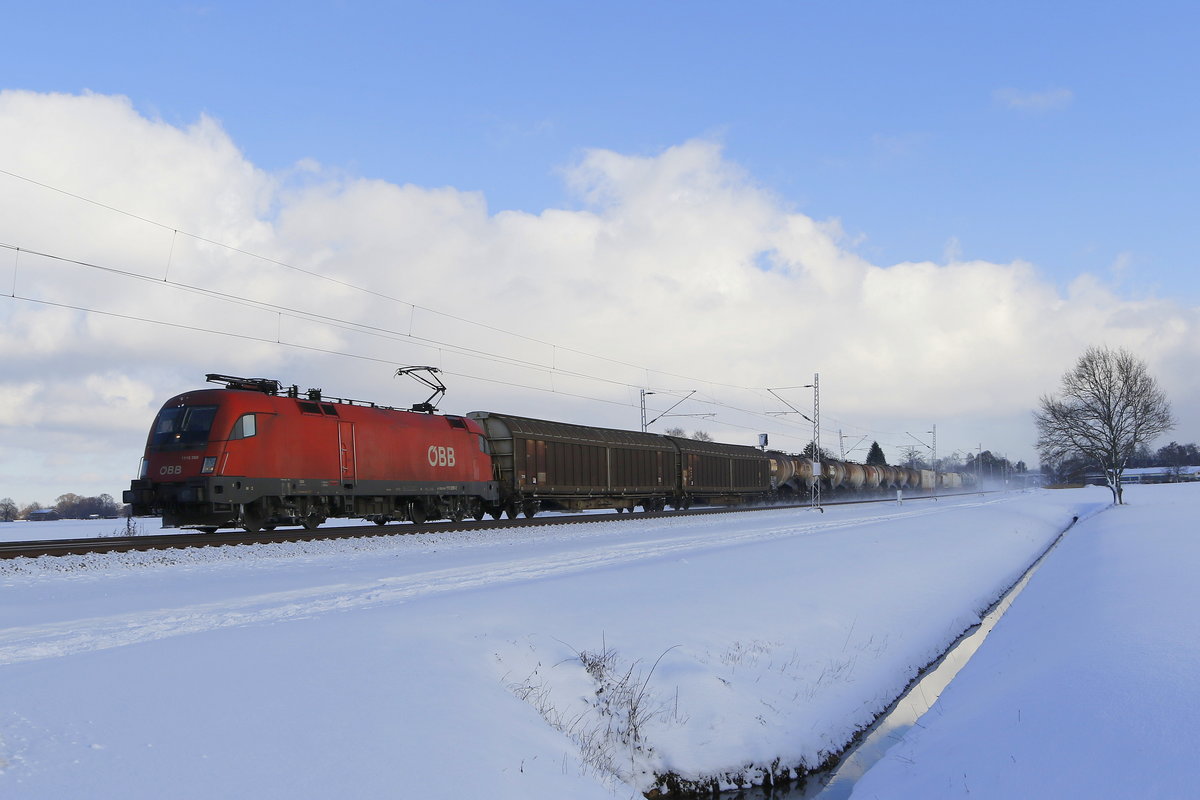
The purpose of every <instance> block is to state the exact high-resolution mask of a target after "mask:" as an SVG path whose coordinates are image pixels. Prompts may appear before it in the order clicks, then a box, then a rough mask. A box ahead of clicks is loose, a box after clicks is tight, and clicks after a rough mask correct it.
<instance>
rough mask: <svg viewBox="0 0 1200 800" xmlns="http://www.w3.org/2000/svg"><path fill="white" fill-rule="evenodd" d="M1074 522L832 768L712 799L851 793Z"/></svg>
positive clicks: (797, 798)
mask: <svg viewBox="0 0 1200 800" xmlns="http://www.w3.org/2000/svg"><path fill="white" fill-rule="evenodd" d="M1078 521H1079V518H1078V517H1075V518H1073V519H1072V520H1071V523H1070V525H1067V527H1066V528H1064V529H1063V530H1062V532H1061V533H1059V535H1058V536H1057V537H1055V539H1054V541H1053V542H1051V543H1050V546H1049V547H1047V548H1046V549H1045V551H1043V552H1042V554H1041V555H1040V556H1038V557H1037V559H1036V560H1035V561H1034V562H1033V563H1032V564H1030V566H1029V569H1027V570H1025V573H1024V574H1023V575H1022V576H1021V577H1020V579H1018V580H1017V582H1016V583H1014V584H1013V585H1012V587H1010V588H1009V590H1008V591H1007V592H1005V593H1004V594H1003V595H1001V596H1000V599H999V600H997V601H996V602H995V604H993V605H992V607H991V608H990V609H989V610H988V611H987V613H986V614H984V616H983V618H982V619H981V620H980V622H979V624H978V625H976V626H974V627H972V628H968V629H967V630H966V631H964V632H963V634H962V635H961V636H959V637H958V639H956V640H955V641H954V642H953V643H952V644H951V645H950V647H949V648H948V649H947V650H946V652H945V653H943V654H942V655H941V657H939V658H938V659H937V660H936V661H934V662H933V663H932V664H930V665H929V666H928V667H926V668H925V669H923V670H922V671H921V672H920V673H919V674H918V675H917V677H916V678H914V679H913V683H912V685H910V686H909V688H908V689H907V690H905V692H904V693H903V694H902V695H900V697H898V698H897V699H896V701H895V702H894V703H892V705H891V706H889V707H888V709H887V710H886V711H885V712H883V714H882V715H880V717H879V718H878V719H877V720H876V721H875V722H874V724H872V725H871V727H869V728H867V730H866V731H864V732H863V735H862V738H861V739H860V740H859V742H858V743H857V744H855V745H853V746H852V747H851V748H850V749H849V750H847V751H846V753H845V754H844V755H843V756H842V757H841V759H840V760H839V761H838V763H837V764H836V765H835V766H834V767H833V768H832V769H830V770H828V771H827V772H824V773H815V774H812V775H810V776H808V779H807V781H802V782H796V783H793V784H790V785H783V786H777V787H774V788H772V787H770V786H755V787H751V788H747V789H734V790H731V791H727V792H721V793H720V794H718V795H717V797H718V798H720V800H845V798H848V797H849V796H850V794H851V792H853V791H854V784H855V783H857V782H858V779H859V778H861V777H862V776H863V775H864V774H865V773H866V771H867V770H868V769H870V768H871V767H872V766H873V765H874V764H875V763H876V762H877V761H879V760H880V759H881V758H883V756H884V754H885V753H886V752H887V751H888V750H889V749H891V747H892V745H894V744H897V743H898V742H899V741H900V740H901V739H902V738H903V737H904V734H905V732H906V731H908V729H909V728H912V727H913V726H915V725H917V724H918V721H919V720H920V718H921V716H922V715H923V714H924V713H925V712H927V711H928V710H929V709H930V708H931V707H932V706H933V704H934V702H935V701H936V700H937V699H938V697H939V696H940V695H941V693H942V692H943V691H945V689H946V687H947V686H949V685H950V681H952V680H954V676H955V675H957V674H958V671H959V670H961V669H962V668H963V667H964V666H966V664H967V662H968V661H970V660H971V656H973V655H975V651H976V650H978V649H979V646H980V645H981V644H983V640H984V639H986V638H987V635H988V634H989V633H991V631H992V628H994V627H995V626H996V623H997V622H999V621H1000V618H1001V617H1003V616H1004V613H1005V612H1006V611H1008V608H1009V606H1011V605H1012V603H1013V601H1014V600H1015V599H1016V598H1017V595H1019V594H1020V593H1021V590H1022V589H1024V588H1025V586H1026V584H1028V583H1029V580H1030V579H1031V578H1032V577H1033V575H1034V573H1035V572H1037V571H1038V568H1039V567H1041V565H1042V563H1043V562H1044V561H1045V560H1046V557H1047V556H1048V555H1050V553H1051V552H1052V551H1053V550H1054V548H1055V547H1057V546H1058V543H1059V542H1061V541H1062V537H1063V536H1064V535H1065V534H1066V532H1067V531H1069V530H1070V529H1071V528H1072V527H1073V526H1074V525H1075V523H1076V522H1078Z"/></svg>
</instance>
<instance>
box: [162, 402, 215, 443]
mask: <svg viewBox="0 0 1200 800" xmlns="http://www.w3.org/2000/svg"><path fill="white" fill-rule="evenodd" d="M216 415H217V407H216V406H175V407H174V408H164V409H163V410H162V411H160V412H158V419H156V420H154V432H153V433H152V434H150V449H151V450H186V449H189V448H193V447H200V446H202V445H204V444H207V443H208V432H209V430H211V429H212V424H213V417H215V416H216Z"/></svg>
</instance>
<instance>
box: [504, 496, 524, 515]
mask: <svg viewBox="0 0 1200 800" xmlns="http://www.w3.org/2000/svg"><path fill="white" fill-rule="evenodd" d="M504 513H505V514H506V515H507V516H508V518H509V519H516V518H517V514H519V513H521V509H520V507H519V506H518V505H517V501H516V500H509V501H508V502H507V503H505V504H504Z"/></svg>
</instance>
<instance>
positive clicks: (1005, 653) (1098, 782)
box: [853, 484, 1200, 800]
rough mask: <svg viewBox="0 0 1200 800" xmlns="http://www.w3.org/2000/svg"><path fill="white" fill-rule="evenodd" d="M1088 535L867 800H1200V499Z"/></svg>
mask: <svg viewBox="0 0 1200 800" xmlns="http://www.w3.org/2000/svg"><path fill="white" fill-rule="evenodd" d="M1125 500H1126V505H1123V506H1117V507H1114V508H1112V509H1110V510H1109V511H1107V512H1105V513H1104V514H1102V515H1100V516H1098V517H1096V518H1094V519H1092V520H1089V521H1088V522H1086V523H1084V524H1082V525H1080V526H1079V527H1078V528H1076V529H1073V530H1072V531H1071V532H1070V533H1068V534H1067V536H1066V537H1065V538H1064V540H1063V542H1062V544H1061V545H1060V546H1059V547H1058V548H1057V549H1056V550H1055V551H1054V553H1053V554H1052V555H1051V557H1050V558H1049V559H1047V561H1046V562H1045V563H1044V564H1043V565H1042V567H1041V568H1040V569H1039V570H1038V572H1037V574H1036V575H1035V576H1034V577H1033V580H1031V581H1030V583H1029V585H1028V586H1027V587H1026V588H1025V590H1024V591H1023V592H1022V593H1021V595H1020V596H1019V597H1018V598H1017V600H1016V602H1014V603H1013V605H1012V608H1010V609H1009V611H1008V613H1007V614H1005V616H1004V617H1003V618H1002V619H1001V620H1000V622H999V623H998V624H997V625H996V627H995V629H994V630H993V631H992V633H991V634H990V635H989V636H988V638H987V640H986V641H985V642H984V643H983V645H982V646H981V647H980V648H979V650H978V652H976V654H975V656H974V657H973V658H972V659H971V661H970V663H968V664H967V665H966V667H964V668H963V670H962V671H961V672H959V674H958V676H957V677H956V678H955V679H954V682H953V683H951V684H950V686H949V688H948V689H947V690H946V691H945V692H944V693H943V694H942V695H941V697H940V698H939V700H938V701H937V703H936V704H935V705H934V706H933V708H932V709H931V710H930V711H929V713H928V714H926V715H925V716H924V717H922V718H921V720H920V722H919V724H918V726H917V727H915V728H912V729H910V730H909V731H908V733H906V734H905V736H904V738H903V741H902V742H901V743H900V744H898V745H896V746H895V747H893V748H892V749H891V750H890V751H889V752H888V754H887V755H886V756H885V757H884V758H883V759H882V760H881V761H880V762H878V763H877V764H876V765H875V767H874V768H872V769H871V770H870V771H869V772H868V773H867V774H866V776H865V777H864V778H863V779H862V780H861V781H860V782H859V783H858V784H857V786H856V787H855V791H854V794H853V797H854V798H866V799H867V800H875V798H879V800H886V799H887V798H904V799H905V800H907V799H908V798H913V797H939V798H952V797H964V798H965V797H970V798H971V800H979V798H1004V799H1005V800H1008V799H1009V798H1014V797H1025V798H1043V797H1045V798H1051V797H1053V798H1059V797H1103V798H1108V797H1112V798H1117V797H1121V798H1125V797H1154V798H1185V797H1195V796H1196V793H1197V791H1198V789H1197V787H1200V762H1198V761H1197V759H1196V741H1197V740H1198V739H1200V618H1198V617H1197V614H1196V602H1197V600H1200V584H1198V583H1197V572H1198V570H1200V532H1198V531H1200V529H1198V528H1197V523H1196V519H1197V517H1198V516H1200V486H1196V485H1190V484H1189V485H1184V484H1167V485H1154V486H1134V487H1129V488H1127V489H1126V490H1125Z"/></svg>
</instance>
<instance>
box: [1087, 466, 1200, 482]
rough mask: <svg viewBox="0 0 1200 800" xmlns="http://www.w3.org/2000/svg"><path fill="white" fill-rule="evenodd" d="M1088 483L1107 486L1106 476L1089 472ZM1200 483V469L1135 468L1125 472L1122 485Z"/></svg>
mask: <svg viewBox="0 0 1200 800" xmlns="http://www.w3.org/2000/svg"><path fill="white" fill-rule="evenodd" d="M1084 477H1085V479H1086V480H1087V482H1088V483H1092V484H1095V485H1097V486H1106V485H1107V482H1106V481H1105V478H1104V475H1102V474H1101V473H1098V472H1089V473H1088V474H1087V475H1086V476H1084ZM1184 481H1200V467H1134V468H1132V469H1127V470H1125V474H1124V475H1122V476H1121V483H1182V482H1184Z"/></svg>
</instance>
